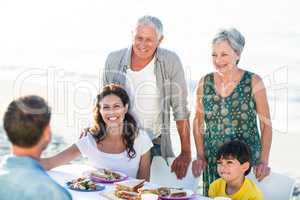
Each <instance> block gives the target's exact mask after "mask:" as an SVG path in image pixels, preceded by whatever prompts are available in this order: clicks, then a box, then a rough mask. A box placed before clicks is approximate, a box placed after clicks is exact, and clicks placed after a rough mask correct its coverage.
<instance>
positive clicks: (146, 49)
mask: <svg viewBox="0 0 300 200" xmlns="http://www.w3.org/2000/svg"><path fill="white" fill-rule="evenodd" d="M159 44H160V39H159V38H157V35H156V31H155V28H154V27H153V26H145V25H140V26H138V27H137V28H136V30H135V32H134V35H133V52H134V54H135V55H136V56H137V57H138V58H140V59H151V58H152V56H153V54H154V52H155V50H156V48H157V47H158V45H159Z"/></svg>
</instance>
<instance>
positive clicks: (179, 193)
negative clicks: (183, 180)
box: [139, 187, 187, 197]
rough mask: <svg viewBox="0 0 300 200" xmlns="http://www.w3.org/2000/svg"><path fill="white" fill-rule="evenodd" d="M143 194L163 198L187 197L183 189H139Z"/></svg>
mask: <svg viewBox="0 0 300 200" xmlns="http://www.w3.org/2000/svg"><path fill="white" fill-rule="evenodd" d="M139 191H140V192H141V193H152V194H157V195H159V196H162V197H168V196H169V197H186V196H187V193H186V191H185V190H184V189H182V188H168V187H159V188H156V189H142V188H141V189H139Z"/></svg>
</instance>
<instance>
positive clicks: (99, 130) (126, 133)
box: [90, 84, 139, 158]
mask: <svg viewBox="0 0 300 200" xmlns="http://www.w3.org/2000/svg"><path fill="white" fill-rule="evenodd" d="M109 95H116V96H117V97H119V98H120V99H121V101H122V103H123V105H124V106H126V105H128V108H129V106H130V104H129V97H128V94H127V92H126V91H125V90H124V89H123V88H122V87H121V86H120V85H117V84H109V85H107V86H105V87H104V88H103V89H102V92H101V93H100V94H98V95H97V102H96V105H95V107H94V110H93V124H92V127H91V128H90V132H91V133H92V134H93V137H94V138H95V140H96V142H100V141H102V140H104V138H105V137H106V134H107V127H106V124H105V122H104V120H103V118H102V115H101V114H100V102H101V101H102V99H103V98H104V97H106V96H109ZM138 132H139V131H138V127H137V123H136V121H135V119H134V117H133V116H132V115H131V114H130V113H129V112H127V113H126V114H125V118H124V128H123V134H122V139H123V142H124V144H125V146H126V151H127V155H128V157H129V158H134V157H135V156H136V152H135V149H134V148H133V144H134V140H135V138H136V137H137V135H138Z"/></svg>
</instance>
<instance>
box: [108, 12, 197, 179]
mask: <svg viewBox="0 0 300 200" xmlns="http://www.w3.org/2000/svg"><path fill="white" fill-rule="evenodd" d="M162 40H163V26H162V23H161V21H160V20H159V19H158V18H156V17H153V16H143V17H141V18H140V19H138V21H137V24H136V27H135V30H134V31H133V44H132V46H131V47H129V48H126V49H121V50H119V51H115V52H112V53H110V54H109V56H108V58H107V60H106V63H105V70H104V74H103V85H107V84H109V83H118V84H121V85H123V86H124V87H125V88H126V90H127V91H128V93H129V95H130V97H131V103H132V108H131V109H132V112H133V113H134V114H135V116H136V118H137V120H138V121H139V122H140V127H141V128H143V129H145V130H146V131H147V132H148V133H149V136H150V138H151V139H152V141H153V143H154V147H153V148H152V149H151V155H152V156H156V155H161V156H163V157H164V158H166V157H172V156H174V153H173V150H172V145H171V139H170V132H171V131H170V111H171V109H170V108H172V111H173V115H174V120H175V121H176V126H177V131H178V133H179V135H180V140H181V153H180V155H179V156H178V157H177V158H176V159H175V161H174V162H173V164H172V167H171V168H172V171H173V172H175V173H176V175H177V177H178V178H180V179H181V178H183V177H185V175H186V171H187V167H188V165H189V162H190V160H191V149H190V135H189V131H190V128H189V121H188V118H189V111H188V108H187V86H186V81H185V77H184V71H183V67H182V64H181V62H180V59H179V57H178V56H177V55H176V54H175V53H173V52H171V51H169V50H166V49H162V48H159V45H160V43H161V42H162Z"/></svg>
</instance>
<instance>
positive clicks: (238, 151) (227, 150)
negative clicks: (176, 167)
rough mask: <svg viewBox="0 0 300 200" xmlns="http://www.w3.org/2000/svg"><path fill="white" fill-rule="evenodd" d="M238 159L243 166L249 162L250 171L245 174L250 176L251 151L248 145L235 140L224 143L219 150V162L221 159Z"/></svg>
mask: <svg viewBox="0 0 300 200" xmlns="http://www.w3.org/2000/svg"><path fill="white" fill-rule="evenodd" d="M232 158H235V159H237V160H238V161H239V162H240V163H241V164H244V163H245V162H249V169H248V170H247V171H246V172H245V173H244V175H245V176H246V175H248V174H249V173H250V171H251V161H250V158H251V150H250V148H249V146H248V145H247V144H245V143H244V142H242V141H240V140H233V141H230V142H226V143H224V144H223V145H222V146H221V147H220V148H219V150H218V153H217V160H220V159H232Z"/></svg>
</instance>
